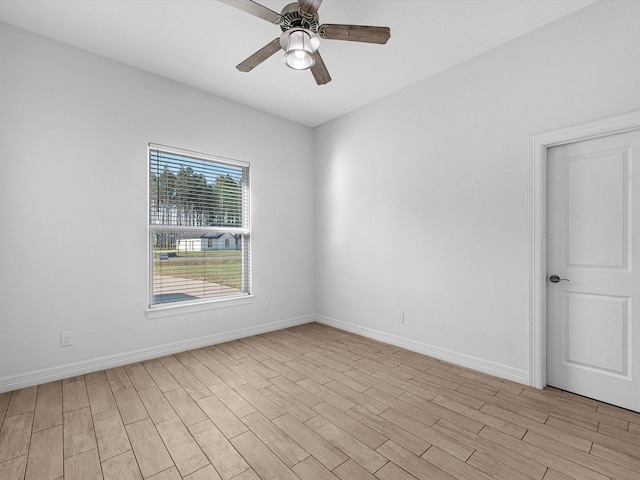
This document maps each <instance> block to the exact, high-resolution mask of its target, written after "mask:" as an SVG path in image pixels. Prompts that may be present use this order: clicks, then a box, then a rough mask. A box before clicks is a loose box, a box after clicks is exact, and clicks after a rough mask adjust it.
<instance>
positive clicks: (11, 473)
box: [0, 455, 27, 480]
mask: <svg viewBox="0 0 640 480" xmlns="http://www.w3.org/2000/svg"><path fill="white" fill-rule="evenodd" d="M26 470H27V456H26V455H23V456H21V457H16V458H13V459H11V460H7V461H5V462H1V463H0V478H1V479H2V480H24V474H25V471H26Z"/></svg>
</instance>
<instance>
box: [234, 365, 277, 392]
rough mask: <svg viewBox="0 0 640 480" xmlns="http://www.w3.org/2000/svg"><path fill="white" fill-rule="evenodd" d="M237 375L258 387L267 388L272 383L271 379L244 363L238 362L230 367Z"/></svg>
mask: <svg viewBox="0 0 640 480" xmlns="http://www.w3.org/2000/svg"><path fill="white" fill-rule="evenodd" d="M229 368H230V369H231V370H232V371H233V372H234V373H235V374H236V375H238V376H239V377H241V378H242V379H243V380H244V381H246V382H248V383H250V384H251V385H253V386H254V387H256V388H257V389H260V388H265V387H268V386H269V385H271V383H270V382H269V381H267V380H266V379H265V378H263V377H261V376H260V375H258V374H257V373H256V372H254V371H253V370H251V369H250V368H249V367H247V366H246V365H245V364H243V363H237V364H236V365H232V366H230V367H229Z"/></svg>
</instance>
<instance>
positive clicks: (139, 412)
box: [113, 388, 149, 425]
mask: <svg viewBox="0 0 640 480" xmlns="http://www.w3.org/2000/svg"><path fill="white" fill-rule="evenodd" d="M113 396H114V397H115V399H116V404H117V405H118V410H119V411H120V416H121V417H122V421H123V422H124V424H125V425H129V424H130V423H134V422H138V421H140V420H143V419H145V418H148V417H149V414H148V413H147V410H146V409H145V408H144V405H143V404H142V400H140V396H139V395H138V392H137V391H136V389H135V388H125V389H123V390H114V392H113Z"/></svg>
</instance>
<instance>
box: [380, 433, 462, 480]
mask: <svg viewBox="0 0 640 480" xmlns="http://www.w3.org/2000/svg"><path fill="white" fill-rule="evenodd" d="M377 452H378V453H380V454H381V455H384V456H385V457H386V458H388V459H389V460H391V461H392V462H393V463H395V464H396V465H398V466H400V467H401V468H402V469H403V470H405V471H407V472H409V473H410V474H411V475H413V476H414V477H416V478H418V479H420V480H452V479H454V478H455V477H452V476H451V475H449V474H448V473H445V472H443V471H442V470H440V469H439V468H437V467H435V466H433V465H431V464H430V463H429V462H427V461H426V460H425V459H424V458H422V457H418V456H417V455H414V454H413V453H411V452H410V451H409V450H406V449H404V448H402V447H401V446H400V445H398V444H397V443H395V442H393V441H391V440H389V441H388V442H386V443H385V444H384V445H382V446H381V447H380V448H378V450H377Z"/></svg>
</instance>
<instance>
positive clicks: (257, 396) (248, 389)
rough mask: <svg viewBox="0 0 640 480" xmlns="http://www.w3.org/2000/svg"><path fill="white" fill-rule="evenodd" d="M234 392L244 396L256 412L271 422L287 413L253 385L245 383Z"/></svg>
mask: <svg viewBox="0 0 640 480" xmlns="http://www.w3.org/2000/svg"><path fill="white" fill-rule="evenodd" d="M234 390H235V391H236V392H238V393H239V394H240V395H242V398H244V399H245V400H246V401H248V402H249V403H250V404H251V405H252V406H253V407H254V408H255V409H256V410H258V411H259V412H260V413H262V414H263V415H264V416H265V417H267V418H269V419H270V420H273V419H274V418H277V417H279V416H281V415H284V414H285V413H287V412H286V411H285V409H284V408H282V407H281V406H280V405H278V404H277V403H276V402H274V401H273V400H271V399H270V398H269V397H267V396H266V395H264V394H263V393H262V392H261V391H260V390H258V389H256V387H254V386H253V385H250V384H248V383H245V384H243V385H238V386H237V387H235V388H234Z"/></svg>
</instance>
